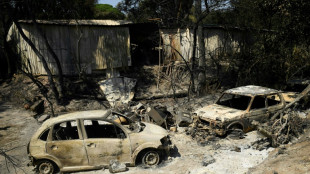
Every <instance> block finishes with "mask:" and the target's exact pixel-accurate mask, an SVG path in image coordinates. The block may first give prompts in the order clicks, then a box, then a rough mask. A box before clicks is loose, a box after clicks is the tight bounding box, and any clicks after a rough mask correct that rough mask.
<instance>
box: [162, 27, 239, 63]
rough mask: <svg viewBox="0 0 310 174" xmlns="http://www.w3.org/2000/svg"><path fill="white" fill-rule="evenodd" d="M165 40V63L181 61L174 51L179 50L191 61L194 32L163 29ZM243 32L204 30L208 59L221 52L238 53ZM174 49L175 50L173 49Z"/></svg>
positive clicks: (215, 29)
mask: <svg viewBox="0 0 310 174" xmlns="http://www.w3.org/2000/svg"><path fill="white" fill-rule="evenodd" d="M160 34H161V37H162V39H163V59H164V61H169V60H179V61H181V60H182V59H181V56H180V55H179V54H178V53H177V52H176V51H175V50H174V49H176V50H178V51H179V52H180V53H181V54H182V56H183V57H184V58H185V60H187V61H188V60H190V58H191V56H192V52H193V32H192V31H191V30H189V29H161V30H160ZM242 35H243V34H242V32H239V31H227V30H223V29H217V28H204V37H205V52H206V54H205V55H206V58H208V57H210V56H211V55H218V54H219V52H222V51H224V52H230V53H232V52H238V51H240V43H241V42H242V40H243V39H244V38H243V36H242ZM171 47H173V48H174V49H173V48H171ZM197 47H198V49H197V50H196V51H197V52H196V56H198V53H199V43H198V40H197Z"/></svg>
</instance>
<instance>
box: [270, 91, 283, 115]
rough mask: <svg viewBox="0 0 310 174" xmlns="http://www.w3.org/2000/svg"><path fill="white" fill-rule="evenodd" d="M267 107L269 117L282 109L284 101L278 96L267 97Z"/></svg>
mask: <svg viewBox="0 0 310 174" xmlns="http://www.w3.org/2000/svg"><path fill="white" fill-rule="evenodd" d="M267 106H268V112H269V114H270V115H272V114H275V113H276V112H277V111H279V110H280V109H282V108H283V106H284V99H283V97H282V95H280V94H270V95H267Z"/></svg>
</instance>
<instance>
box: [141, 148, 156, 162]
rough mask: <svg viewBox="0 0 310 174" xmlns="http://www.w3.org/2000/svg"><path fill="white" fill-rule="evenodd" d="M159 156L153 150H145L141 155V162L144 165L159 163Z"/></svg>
mask: <svg viewBox="0 0 310 174" xmlns="http://www.w3.org/2000/svg"><path fill="white" fill-rule="evenodd" d="M159 160H160V156H159V153H158V152H157V151H155V150H151V151H146V152H145V153H144V154H143V157H142V164H143V165H145V166H155V165H157V164H158V163H159Z"/></svg>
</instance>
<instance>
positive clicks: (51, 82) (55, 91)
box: [12, 18, 59, 104]
mask: <svg viewBox="0 0 310 174" xmlns="http://www.w3.org/2000/svg"><path fill="white" fill-rule="evenodd" d="M12 20H13V23H14V24H15V25H16V27H17V29H18V31H19V33H20V35H21V36H22V38H23V39H24V40H25V41H26V42H27V43H28V45H29V46H30V47H31V48H32V50H33V51H34V52H35V53H36V55H37V56H38V58H39V59H40V61H41V62H42V64H43V67H44V70H45V71H46V73H47V76H48V82H49V84H50V86H51V89H52V92H53V94H54V96H55V100H56V103H57V104H59V93H58V90H57V88H56V85H55V82H54V80H53V74H52V72H51V70H50V69H49V67H48V64H47V62H46V60H45V58H44V56H43V55H42V54H41V53H40V51H39V50H38V49H37V48H36V47H35V45H34V44H33V43H32V41H31V40H30V39H29V38H28V37H27V36H26V35H25V33H24V31H23V30H22V28H21V26H20V25H19V23H18V21H16V19H14V18H13V19H12Z"/></svg>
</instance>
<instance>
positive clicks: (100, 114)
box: [42, 110, 112, 127]
mask: <svg viewBox="0 0 310 174" xmlns="http://www.w3.org/2000/svg"><path fill="white" fill-rule="evenodd" d="M111 113H112V111H111V110H90V111H79V112H72V113H68V114H64V115H60V116H58V117H54V118H50V119H48V120H46V121H45V122H44V123H43V124H42V127H49V126H51V125H53V124H55V123H59V122H62V121H67V120H76V119H92V118H106V117H107V116H108V115H110V114H111Z"/></svg>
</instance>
